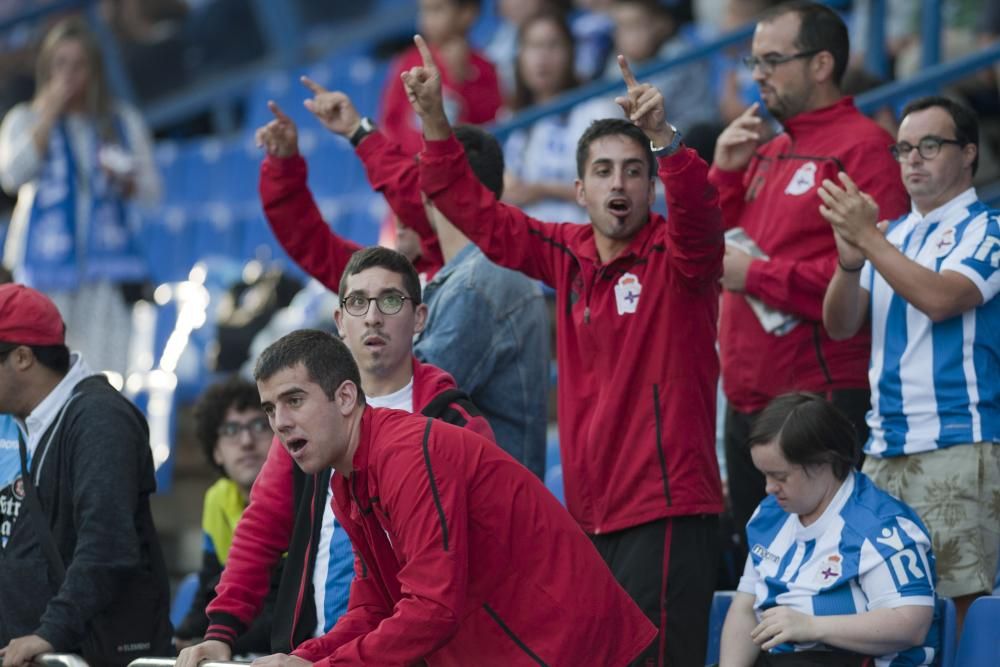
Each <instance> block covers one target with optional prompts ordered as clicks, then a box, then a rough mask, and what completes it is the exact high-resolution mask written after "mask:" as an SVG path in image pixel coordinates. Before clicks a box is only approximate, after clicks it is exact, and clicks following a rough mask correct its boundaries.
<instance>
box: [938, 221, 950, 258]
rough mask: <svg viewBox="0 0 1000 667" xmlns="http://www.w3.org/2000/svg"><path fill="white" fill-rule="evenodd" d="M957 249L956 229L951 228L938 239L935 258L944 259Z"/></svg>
mask: <svg viewBox="0 0 1000 667" xmlns="http://www.w3.org/2000/svg"><path fill="white" fill-rule="evenodd" d="M954 247H955V228H954V227H951V228H948V229H946V230H944V231H943V232H941V236H939V237H938V240H937V241H934V256H935V257H944V256H945V255H947V254H948V253H950V252H951V249H952V248H954Z"/></svg>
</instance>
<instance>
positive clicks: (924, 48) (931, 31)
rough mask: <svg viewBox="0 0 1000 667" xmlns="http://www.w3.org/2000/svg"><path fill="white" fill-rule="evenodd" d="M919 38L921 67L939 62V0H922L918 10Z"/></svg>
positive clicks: (925, 67)
mask: <svg viewBox="0 0 1000 667" xmlns="http://www.w3.org/2000/svg"><path fill="white" fill-rule="evenodd" d="M920 40H921V46H920V49H921V50H920V65H921V69H927V68H928V67H932V66H934V65H937V64H938V63H939V62H941V0H924V4H923V7H922V9H921V12H920Z"/></svg>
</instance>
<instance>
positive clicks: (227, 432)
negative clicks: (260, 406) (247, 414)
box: [218, 417, 272, 440]
mask: <svg viewBox="0 0 1000 667" xmlns="http://www.w3.org/2000/svg"><path fill="white" fill-rule="evenodd" d="M243 431H246V432H247V433H249V434H250V437H251V438H254V439H257V438H263V437H265V436H266V437H268V438H270V437H271V435H272V431H271V424H270V423H269V422H268V421H267V417H257V418H256V419H251V420H250V421H248V422H242V423H241V422H223V424H222V425H221V426H219V430H218V434H219V437H220V438H228V439H230V440H235V439H236V438H238V437H240V434H241V433H243Z"/></svg>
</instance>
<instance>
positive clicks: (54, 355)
mask: <svg viewBox="0 0 1000 667" xmlns="http://www.w3.org/2000/svg"><path fill="white" fill-rule="evenodd" d="M21 346H24V347H26V348H28V349H30V350H31V353H32V354H33V355H35V361H37V362H38V363H40V364H41V365H42V366H45V367H46V368H48V369H49V370H50V371H52V372H54V373H56V374H58V375H66V373H68V372H69V348H68V347H66V346H65V345H25V344H24V343H8V342H6V341H0V362H3V361H6V359H7V357H8V356H10V353H11V352H13V351H14V350H16V349H17V348H19V347H21Z"/></svg>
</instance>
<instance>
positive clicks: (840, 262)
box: [837, 257, 865, 273]
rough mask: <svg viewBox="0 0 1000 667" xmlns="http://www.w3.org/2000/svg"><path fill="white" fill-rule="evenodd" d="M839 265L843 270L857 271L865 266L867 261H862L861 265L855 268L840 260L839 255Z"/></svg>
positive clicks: (847, 271)
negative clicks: (845, 264)
mask: <svg viewBox="0 0 1000 667" xmlns="http://www.w3.org/2000/svg"><path fill="white" fill-rule="evenodd" d="M837 265H838V266H840V268H841V270H842V271H844V272H846V273H857V272H858V271H860V270H861V269H863V268H865V263H864V262H861V266H859V267H857V268H854V267H849V266H844V263H843V262H842V261H840V257H837Z"/></svg>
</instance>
